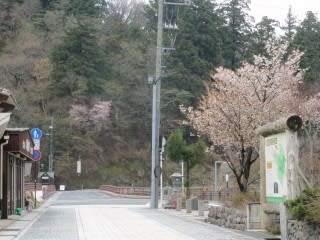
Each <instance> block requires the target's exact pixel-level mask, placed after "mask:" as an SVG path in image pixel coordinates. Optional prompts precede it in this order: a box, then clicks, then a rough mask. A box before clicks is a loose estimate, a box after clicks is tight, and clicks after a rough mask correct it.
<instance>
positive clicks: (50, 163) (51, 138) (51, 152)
mask: <svg viewBox="0 0 320 240" xmlns="http://www.w3.org/2000/svg"><path fill="white" fill-rule="evenodd" d="M49 129H50V133H49V135H50V154H49V172H52V171H53V118H51V125H50V126H49Z"/></svg>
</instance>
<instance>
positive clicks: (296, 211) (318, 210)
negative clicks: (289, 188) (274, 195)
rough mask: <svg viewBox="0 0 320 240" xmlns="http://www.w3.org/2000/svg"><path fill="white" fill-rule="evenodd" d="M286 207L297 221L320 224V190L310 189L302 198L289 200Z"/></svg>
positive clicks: (304, 191)
mask: <svg viewBox="0 0 320 240" xmlns="http://www.w3.org/2000/svg"><path fill="white" fill-rule="evenodd" d="M285 206H286V207H287V208H288V211H289V213H290V214H291V215H292V216H293V217H295V218H296V219H298V220H300V221H305V222H307V223H317V224H320V189H318V188H310V187H308V188H306V189H304V190H303V192H302V194H301V195H300V196H297V197H296V198H295V199H293V200H287V201H286V202H285Z"/></svg>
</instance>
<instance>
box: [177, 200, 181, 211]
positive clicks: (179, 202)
mask: <svg viewBox="0 0 320 240" xmlns="http://www.w3.org/2000/svg"><path fill="white" fill-rule="evenodd" d="M176 210H177V211H180V210H181V198H177V208H176Z"/></svg>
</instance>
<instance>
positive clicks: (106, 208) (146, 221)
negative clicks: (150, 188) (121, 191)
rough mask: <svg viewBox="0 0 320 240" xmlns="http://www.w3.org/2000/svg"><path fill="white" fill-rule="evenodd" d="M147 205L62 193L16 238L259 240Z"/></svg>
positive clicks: (85, 193) (91, 194)
mask: <svg viewBox="0 0 320 240" xmlns="http://www.w3.org/2000/svg"><path fill="white" fill-rule="evenodd" d="M147 202H148V200H145V199H124V198H114V197H111V196H107V195H105V194H103V193H101V192H99V191H74V192H59V193H57V194H56V195H55V196H54V197H53V198H52V199H51V200H50V202H49V205H48V207H47V209H46V210H45V211H44V213H43V214H42V215H41V216H40V217H38V218H37V219H36V220H35V221H34V223H33V224H32V225H31V226H30V227H29V228H27V229H25V230H24V231H23V232H22V233H21V234H20V236H19V237H18V239H23V240H29V239H30V240H31V239H32V240H37V239H41V240H47V239H48V240H49V239H66V240H73V239H74V240H91V239H94V240H99V239H108V240H138V239H139V240H197V239H199V240H206V239H208V240H211V239H212V240H233V239H234V240H253V239H259V238H253V237H251V236H249V235H244V234H243V233H242V232H235V231H231V230H227V229H224V228H220V227H217V226H214V225H212V224H208V223H204V222H203V221H200V220H197V219H195V218H192V217H186V216H185V215H184V214H183V213H182V212H177V211H175V210H163V209H149V208H148V207H147V206H146V204H147Z"/></svg>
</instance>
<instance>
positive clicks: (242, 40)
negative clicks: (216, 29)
mask: <svg viewBox="0 0 320 240" xmlns="http://www.w3.org/2000/svg"><path fill="white" fill-rule="evenodd" d="M249 10H250V8H249V1H248V0H226V1H224V2H223V3H222V4H221V6H220V8H219V12H220V15H221V16H222V17H223V18H224V19H225V24H224V30H223V33H224V41H223V42H224V44H223V58H224V60H225V63H224V66H226V67H228V68H231V69H236V68H238V67H239V66H240V63H241V61H243V60H245V59H248V58H249V57H250V55H251V54H250V51H249V40H250V36H251V32H252V26H251V19H250V16H249V15H248V11H249Z"/></svg>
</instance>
